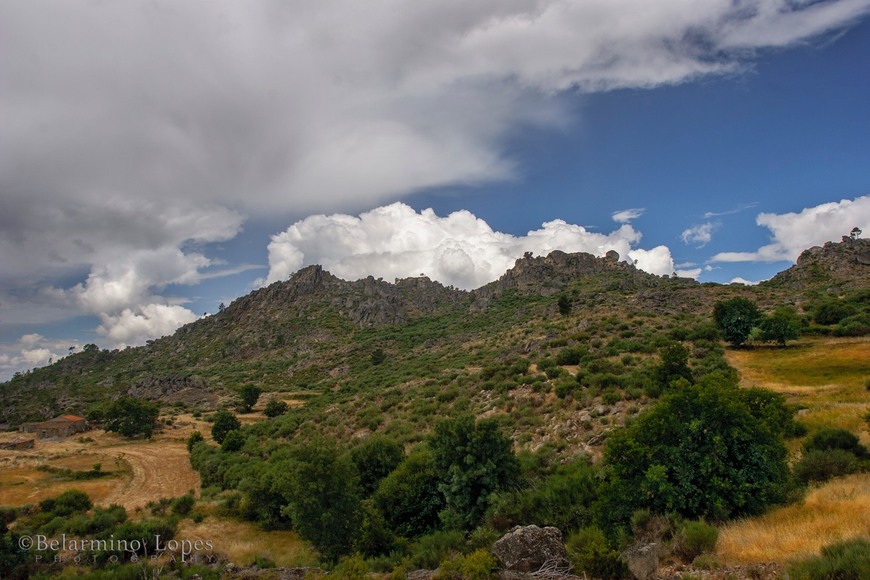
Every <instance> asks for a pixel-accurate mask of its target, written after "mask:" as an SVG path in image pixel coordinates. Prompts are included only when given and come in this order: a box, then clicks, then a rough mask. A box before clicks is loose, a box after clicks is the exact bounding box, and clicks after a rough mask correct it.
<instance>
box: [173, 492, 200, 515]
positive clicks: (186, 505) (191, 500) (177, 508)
mask: <svg viewBox="0 0 870 580" xmlns="http://www.w3.org/2000/svg"><path fill="white" fill-rule="evenodd" d="M195 504H196V498H195V497H193V494H192V493H186V494H184V495H182V496H181V497H177V498H175V499H174V500H173V501H172V513H174V514H178V515H180V516H186V515H187V514H189V513H190V510H192V509H193V506H194V505H195Z"/></svg>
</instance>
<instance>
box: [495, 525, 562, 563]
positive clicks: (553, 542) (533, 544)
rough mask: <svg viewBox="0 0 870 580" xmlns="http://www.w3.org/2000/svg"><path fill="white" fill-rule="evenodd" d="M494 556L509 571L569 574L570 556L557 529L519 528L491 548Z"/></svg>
mask: <svg viewBox="0 0 870 580" xmlns="http://www.w3.org/2000/svg"><path fill="white" fill-rule="evenodd" d="M492 554H493V556H495V557H496V559H497V560H498V561H499V563H500V565H501V566H502V567H503V568H504V569H505V570H509V571H515V572H537V571H539V570H541V571H545V570H546V571H557V570H561V571H567V570H568V567H569V565H568V553H567V552H566V551H565V542H564V541H563V540H562V532H560V531H559V529H558V528H553V527H546V528H540V527H538V526H523V527H516V528H514V529H513V530H511V531H510V532H509V533H507V534H505V535H504V536H502V537H501V538H500V539H499V540H498V541H497V542H496V543H495V544H493V546H492Z"/></svg>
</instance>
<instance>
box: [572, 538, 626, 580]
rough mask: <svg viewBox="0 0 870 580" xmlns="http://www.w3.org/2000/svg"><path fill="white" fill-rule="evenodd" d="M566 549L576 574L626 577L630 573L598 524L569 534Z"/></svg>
mask: <svg viewBox="0 0 870 580" xmlns="http://www.w3.org/2000/svg"><path fill="white" fill-rule="evenodd" d="M565 549H566V550H567V552H568V561H569V562H570V563H571V567H572V568H573V569H574V574H578V575H579V574H584V573H585V574H588V575H590V576H592V577H594V578H604V579H609V578H624V577H625V576H626V575H627V574H628V569H627V568H626V566H625V563H624V562H623V561H622V560H621V559H620V557H619V552H617V551H616V550H614V549H611V548H610V547H609V546H608V545H607V539H606V538H605V537H604V532H602V531H601V529H600V528H598V527H597V526H590V527H587V528H582V529H580V530H579V531H577V532H574V533H573V534H571V535H570V536H568V541H567V542H566V543H565Z"/></svg>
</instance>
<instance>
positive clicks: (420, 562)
mask: <svg viewBox="0 0 870 580" xmlns="http://www.w3.org/2000/svg"><path fill="white" fill-rule="evenodd" d="M464 547H465V534H463V533H462V532H460V531H458V530H453V531H441V532H433V533H431V534H427V535H425V536H420V538H419V539H418V540H417V541H416V542H415V543H414V544H413V546H411V565H412V566H414V567H416V568H425V569H429V570H432V569H434V568H437V567H438V565H439V564H440V563H441V562H442V561H443V560H444V559H446V558H447V557H448V556H449V555H450V554H451V553H461V552H462V549H463V548H464Z"/></svg>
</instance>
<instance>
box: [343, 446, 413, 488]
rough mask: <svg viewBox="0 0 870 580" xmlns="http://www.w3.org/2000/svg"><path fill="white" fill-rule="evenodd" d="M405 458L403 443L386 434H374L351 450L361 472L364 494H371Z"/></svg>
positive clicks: (361, 484) (355, 463)
mask: <svg viewBox="0 0 870 580" xmlns="http://www.w3.org/2000/svg"><path fill="white" fill-rule="evenodd" d="M404 458H405V450H404V448H403V447H402V444H401V443H399V442H398V441H396V440H395V439H392V438H390V437H386V436H384V435H372V436H371V437H369V438H367V439H366V440H365V441H363V442H362V443H361V444H360V445H358V446H357V447H354V448H353V449H351V451H350V459H351V461H353V464H354V465H355V466H356V471H357V473H358V474H359V484H360V490H361V491H362V494H363V496H365V497H368V496H370V495H371V494H372V493H373V492H374V491H375V489H377V487H378V484H379V483H380V482H381V480H382V479H383V478H385V477H386V476H387V475H389V474H390V472H391V471H393V470H394V469H395V468H396V467H398V466H399V464H400V463H401V462H402V460H403V459H404Z"/></svg>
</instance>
